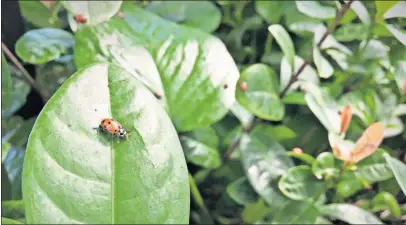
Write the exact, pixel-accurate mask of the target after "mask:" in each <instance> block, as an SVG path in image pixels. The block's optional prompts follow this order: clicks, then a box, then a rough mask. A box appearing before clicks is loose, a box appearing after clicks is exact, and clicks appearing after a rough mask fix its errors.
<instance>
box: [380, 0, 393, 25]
mask: <svg viewBox="0 0 406 225" xmlns="http://www.w3.org/2000/svg"><path fill="white" fill-rule="evenodd" d="M398 2H399V0H396V1H375V4H376V15H375V20H376V22H378V23H382V22H383V21H384V15H385V13H386V12H387V11H388V10H389V9H390V8H392V7H393V6H394V5H396V4H397V3H398Z"/></svg>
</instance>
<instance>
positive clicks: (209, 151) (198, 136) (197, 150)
mask: <svg viewBox="0 0 406 225" xmlns="http://www.w3.org/2000/svg"><path fill="white" fill-rule="evenodd" d="M180 140H181V143H182V146H183V150H184V152H185V156H186V159H187V160H188V161H189V162H192V163H194V164H196V165H199V166H202V167H204V168H213V169H214V168H218V167H220V165H221V158H220V154H219V151H218V148H219V142H220V140H219V138H218V137H217V134H216V132H215V131H214V130H213V128H211V127H205V128H200V129H197V130H194V131H192V132H190V133H187V134H185V135H182V136H180Z"/></svg>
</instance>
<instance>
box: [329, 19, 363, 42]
mask: <svg viewBox="0 0 406 225" xmlns="http://www.w3.org/2000/svg"><path fill="white" fill-rule="evenodd" d="M368 30H369V28H368V27H367V26H366V25H365V24H362V23H348V24H345V25H342V26H341V27H339V28H338V29H337V30H336V31H335V32H334V37H335V38H336V39H337V41H341V42H349V41H355V40H357V41H362V40H365V39H366V38H367V37H368Z"/></svg>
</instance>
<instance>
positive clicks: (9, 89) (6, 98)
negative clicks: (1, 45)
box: [1, 52, 13, 110]
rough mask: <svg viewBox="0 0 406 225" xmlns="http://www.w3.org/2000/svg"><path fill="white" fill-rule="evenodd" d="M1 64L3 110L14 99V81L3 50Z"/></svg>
mask: <svg viewBox="0 0 406 225" xmlns="http://www.w3.org/2000/svg"><path fill="white" fill-rule="evenodd" d="M1 65H2V66H1V109H2V110H3V109H7V108H9V107H10V105H11V103H12V101H13V83H12V80H11V75H10V71H9V70H8V66H7V60H6V58H5V57H4V54H3V52H2V53H1Z"/></svg>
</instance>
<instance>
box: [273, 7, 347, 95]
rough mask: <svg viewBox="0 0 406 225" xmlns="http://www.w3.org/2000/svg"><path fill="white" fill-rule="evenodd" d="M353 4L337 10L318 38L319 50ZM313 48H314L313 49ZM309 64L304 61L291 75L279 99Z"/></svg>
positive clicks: (311, 55)
mask: <svg viewBox="0 0 406 225" xmlns="http://www.w3.org/2000/svg"><path fill="white" fill-rule="evenodd" d="M353 2H354V0H350V1H348V2H346V3H345V4H344V5H343V7H342V8H341V9H338V10H337V12H336V17H335V19H334V21H333V23H332V24H331V25H330V26H329V27H328V28H327V31H326V32H325V33H324V34H323V36H322V37H321V38H320V40H319V42H318V43H317V45H316V47H317V48H320V46H321V45H322V44H323V42H324V41H325V40H326V39H327V37H328V36H329V35H331V34H332V33H333V32H334V30H335V29H336V27H337V26H338V25H339V24H340V21H341V20H342V19H343V17H344V15H345V13H346V12H347V11H348V10H349V9H350V7H351V4H352V3H353ZM313 48H314V47H313ZM313 48H312V49H311V51H310V53H309V55H310V60H312V58H313ZM309 64H310V63H309V62H308V61H304V62H303V64H302V65H301V66H300V67H299V69H298V70H297V72H296V73H294V74H292V76H291V77H290V80H289V82H288V84H287V85H286V86H285V88H284V89H283V90H282V92H281V93H280V95H279V97H280V98H283V97H285V95H286V92H287V91H288V90H289V88H290V86H292V84H293V83H295V82H296V81H297V80H298V77H299V75H300V74H301V73H302V72H303V70H304V69H305V68H306V66H307V65H309Z"/></svg>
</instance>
